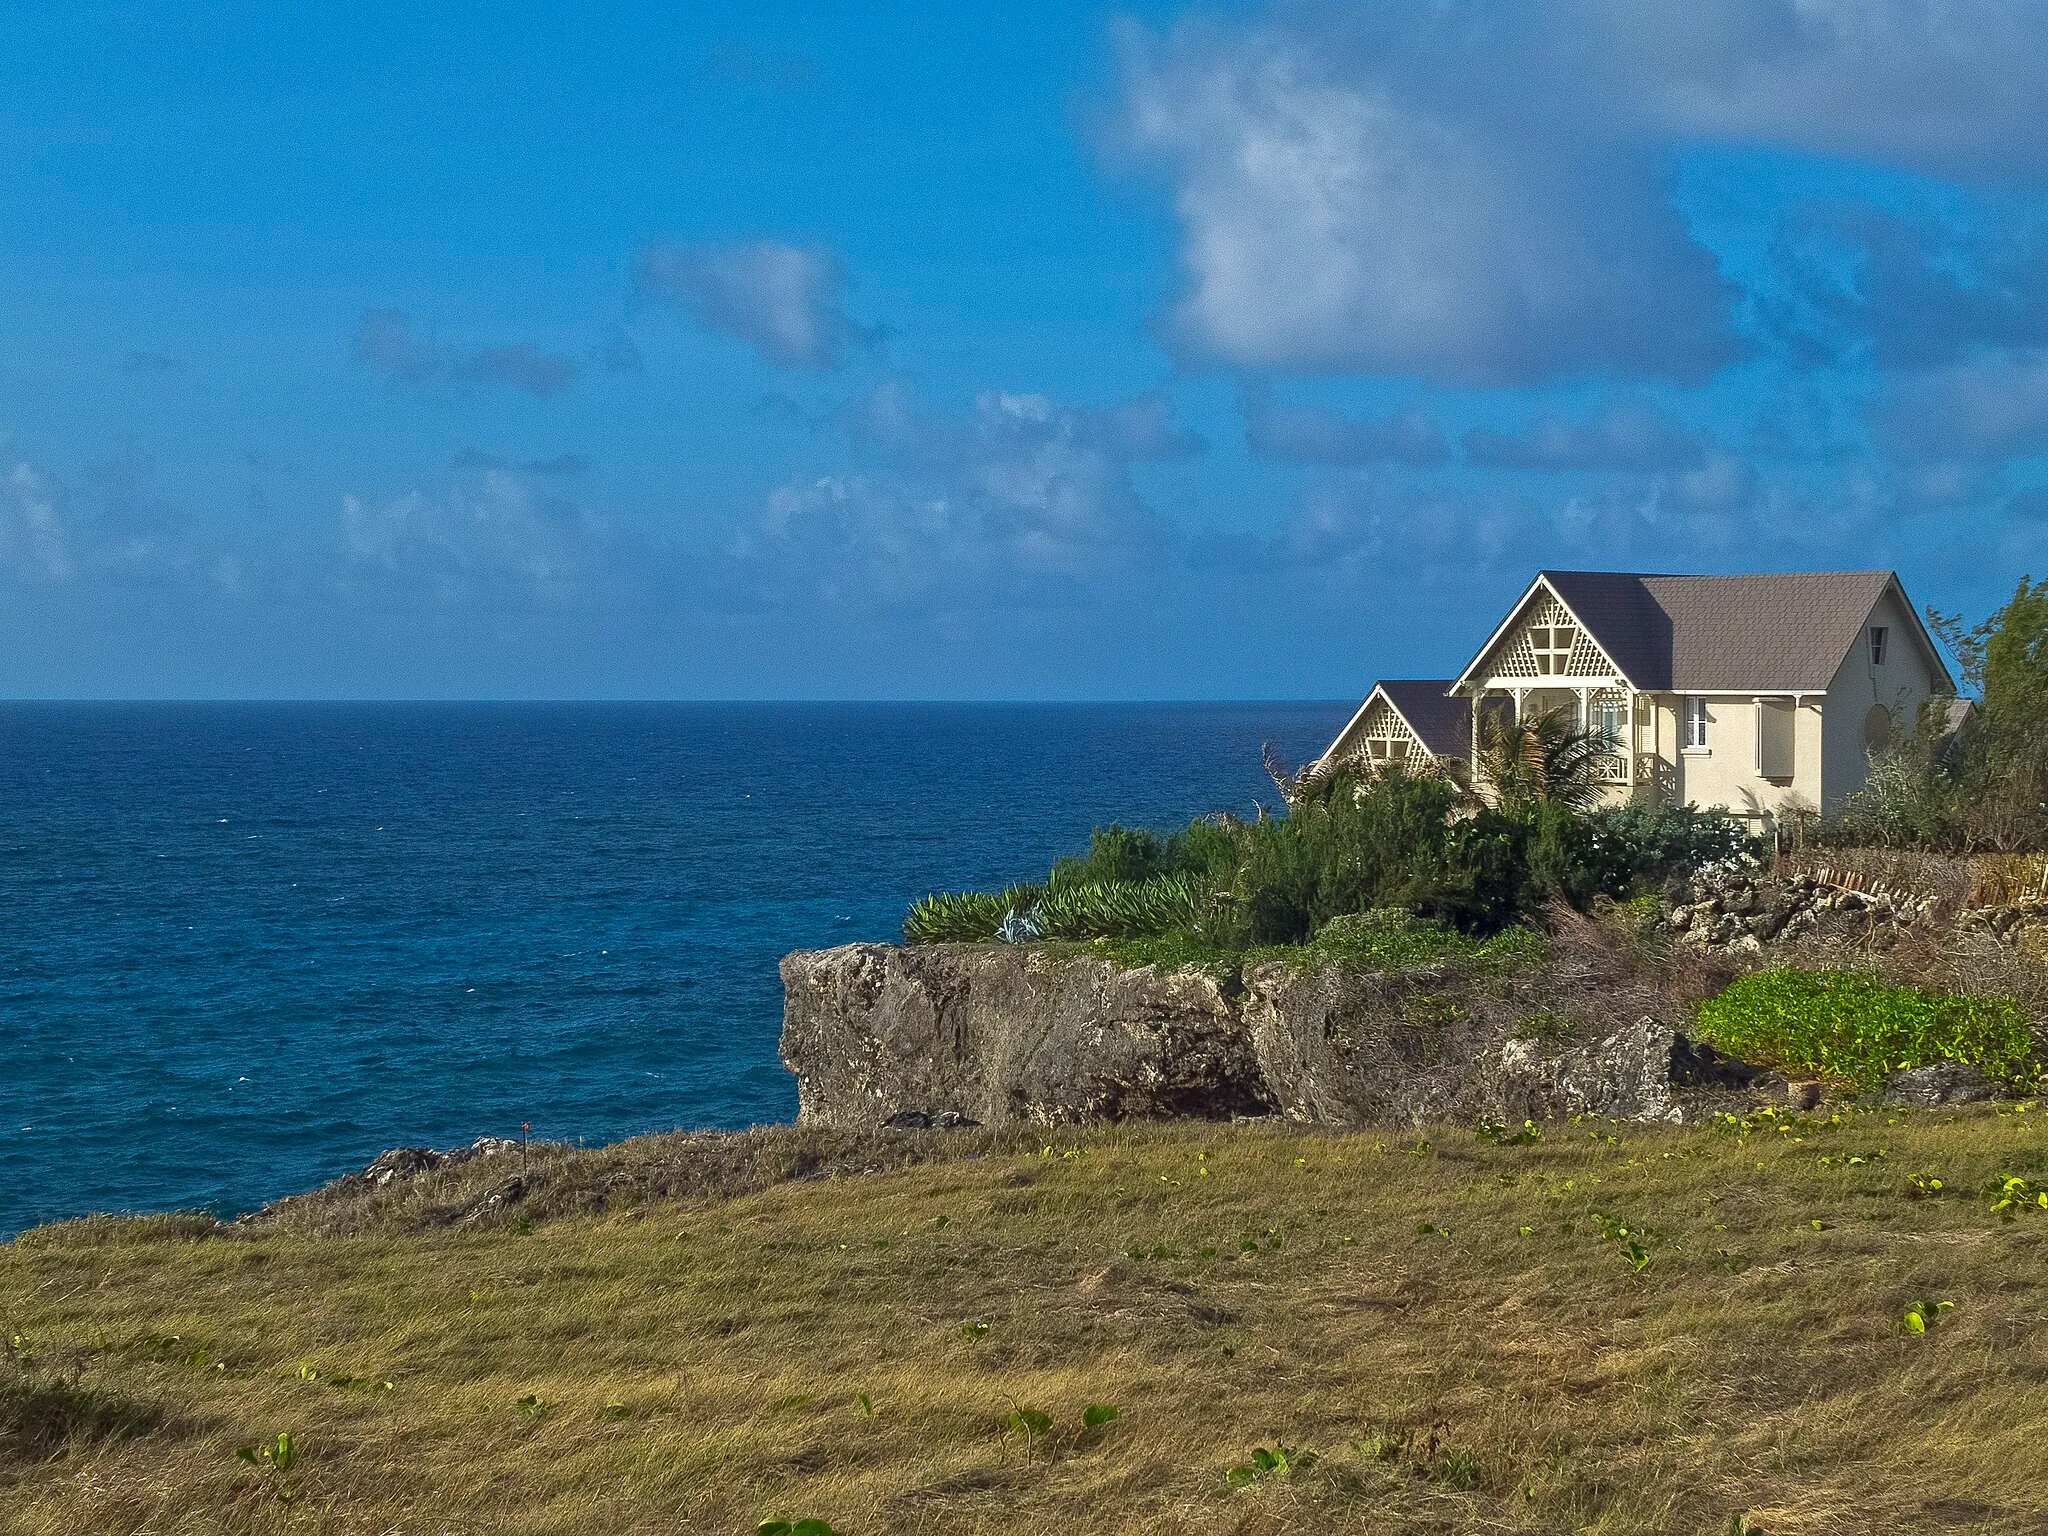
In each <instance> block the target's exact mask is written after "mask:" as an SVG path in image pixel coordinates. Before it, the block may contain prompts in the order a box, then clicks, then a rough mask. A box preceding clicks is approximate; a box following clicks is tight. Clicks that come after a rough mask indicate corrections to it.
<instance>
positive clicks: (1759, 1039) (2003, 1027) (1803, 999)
mask: <svg viewBox="0 0 2048 1536" xmlns="http://www.w3.org/2000/svg"><path fill="white" fill-rule="evenodd" d="M1698 1031H1699V1036H1700V1038H1701V1039H1703V1040H1705V1041H1706V1042H1707V1043H1709V1044H1710V1045H1712V1046H1714V1047H1715V1048H1716V1049H1717V1050H1721V1051H1725V1052H1727V1053H1728V1054H1729V1055H1731V1056H1736V1057H1739V1058H1740V1059H1742V1060H1744V1061H1749V1062H1754V1063H1757V1064H1759V1065H1763V1066H1772V1067H1778V1068H1780V1069H1782V1070H1784V1071H1787V1072H1794V1073H1802V1074H1811V1075H1814V1076H1819V1077H1827V1078H1833V1079H1835V1080H1837V1081H1841V1082H1847V1083H1853V1084H1857V1085H1861V1086H1868V1085H1870V1084H1872V1083H1874V1082H1876V1081H1877V1080H1878V1079H1879V1078H1880V1077H1882V1076H1884V1075H1885V1074H1886V1073H1887V1072H1893V1071H1896V1070H1898V1069H1900V1068H1902V1067H1919V1066H1926V1065H1928V1064H1930V1063H1932V1062H1937V1061H1959V1062H1968V1063H1969V1064H1971V1065H1972V1066H1975V1067H1977V1068H1978V1069H1979V1070H1980V1071H1982V1072H1984V1073H1985V1074H1986V1075H1987V1076H1991V1077H1995V1078H1998V1079H2000V1080H2002V1081H2004V1082H2006V1083H2008V1084H2010V1085H2012V1086H2014V1087H2016V1088H2019V1089H2022V1090H2030V1089H2031V1088H2032V1087H2033V1086H2034V1084H2035V1083H2036V1082H2038V1080H2039V1078H2040V1076H2041V1062H2040V1059H2039V1057H2038V1056H2037V1055H2036V1052H2035V1046H2034V1040H2033V1036H2032V1033H2031V1031H2030V1029H2029V1027H2028V1024H2027V1020H2026V1018H2025V1017H2024V1016H2023V1015H2022V1014H2021V1012H2020V1010H2019V1009H2018V1008H2017V1007H2015V1006H2014V1005H2013V1004H2012V1003H2011V1002H2009V1001H2006V1000H2004V999H2000V998H1986V997H1975V996H1971V995H1969V994H1958V993H1944V992H1932V991H1928V990H1925V989H1923V988H1920V987H1910V986H1894V985H1890V984H1888V983H1886V982H1885V981H1883V980H1882V979H1881V978H1879V977H1877V976H1875V975H1872V974H1870V973H1869V972H1865V971H1843V970H1800V969H1797V968H1794V967H1790V966H1782V967H1778V968H1776V969H1772V970H1767V971H1757V972H1754V973H1752V974H1751V975H1748V976H1744V977H1741V978H1740V979H1738V980H1736V981H1734V982H1732V983H1731V984H1730V985H1729V986H1728V987H1726V988H1725V989H1724V990H1723V991H1721V992H1720V993H1719V994H1718V995H1716V996H1714V997H1712V998H1709V999H1708V1000H1707V1001H1706V1002H1704V1003H1702V1004H1701V1005H1700V1009H1699V1023H1698Z"/></svg>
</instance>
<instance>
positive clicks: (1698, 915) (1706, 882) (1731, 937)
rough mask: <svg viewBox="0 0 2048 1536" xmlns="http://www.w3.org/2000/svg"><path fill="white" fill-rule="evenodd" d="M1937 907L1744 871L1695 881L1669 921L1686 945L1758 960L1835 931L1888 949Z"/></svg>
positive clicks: (1926, 899) (1821, 881) (1798, 877)
mask: <svg viewBox="0 0 2048 1536" xmlns="http://www.w3.org/2000/svg"><path fill="white" fill-rule="evenodd" d="M1933 906H1934V898H1933V897H1931V896H1916V895H1912V894H1909V893H1902V892H1897V891H1890V890H1885V889H1882V888H1877V889H1870V888H1863V889H1858V888H1855V887H1852V886H1848V885H1844V884H1840V883H1838V882H1835V881H1831V880H1829V879H1828V878H1826V877H1825V876H1824V875H1821V874H1814V873H1806V874H1792V875H1777V874H1771V873H1769V872H1767V871H1765V870H1762V869H1759V868H1756V867H1753V866H1737V867H1732V868H1723V869H1716V870H1709V871H1703V872H1701V873H1700V874H1697V875H1695V876H1693V878H1692V880H1691V881H1690V882H1689V883H1688V884H1687V886H1686V888H1685V890H1684V891H1683V892H1682V893H1681V895H1680V896H1679V898H1678V899H1677V900H1676V901H1674V902H1673V903H1672V905H1671V907H1670V909H1669V910H1668V911H1667V912H1666V914H1665V923H1666V924H1667V926H1669V927H1670V929H1671V931H1672V933H1673V935H1674V936H1675V937H1676V938H1677V939H1678V940H1679V942H1681V943H1684V944H1689V945H1691V946H1692V947H1693V948H1695V949H1703V950H1711V951H1722V952H1731V953H1750V954H1753V953H1755V952H1756V951H1758V950H1760V949H1762V948H1763V946H1764V945H1766V944H1770V943H1773V942H1776V941H1778V940H1781V939H1783V940H1790V939H1796V938H1799V937H1802V936H1804V935H1806V934H1816V933H1826V932H1829V931H1834V932H1839V933H1843V934H1851V933H1853V934H1855V935H1857V936H1859V937H1863V938H1867V939H1875V940H1876V941H1877V943H1878V944H1879V945H1880V946H1881V945H1882V944H1883V943H1884V942H1886V940H1888V939H1889V938H1890V937H1891V936H1893V935H1895V934H1896V933H1897V931H1898V930H1899V929H1900V928H1901V927H1903V926H1905V925H1907V924H1909V923H1914V922H1918V921H1919V920H1920V919H1921V918H1923V917H1925V916H1926V915H1927V914H1928V913H1929V912H1930V911H1931V910H1932V908H1933Z"/></svg>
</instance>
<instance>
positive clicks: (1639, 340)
mask: <svg viewBox="0 0 2048 1536" xmlns="http://www.w3.org/2000/svg"><path fill="white" fill-rule="evenodd" d="M1409 14H1410V15H1412V16H1413V17H1414V18H1415V21H1414V23H1413V25H1412V26H1403V27H1393V26H1391V25H1390V26H1387V27H1383V28H1380V29H1379V30H1381V31H1384V32H1387V33H1390V34H1391V35H1390V36H1387V37H1385V38H1359V37H1356V36H1347V35H1345V34H1347V33H1355V32H1356V31H1358V30H1360V29H1358V28H1354V27H1352V26H1351V25H1350V24H1349V23H1342V22H1338V21H1336V20H1328V21H1327V22H1326V20H1325V13H1322V12H1319V11H1317V12H1309V13H1306V14H1304V13H1301V12H1299V11H1297V10H1294V9H1285V10H1282V11H1281V12H1280V13H1278V16H1277V18H1276V19H1274V20H1271V21H1269V22H1267V23H1265V24H1263V25H1261V26H1258V27H1255V28H1253V29H1250V30H1248V31H1242V32H1228V31H1223V30H1219V29H1216V28H1213V27H1209V26H1205V25H1199V24H1194V23H1188V24H1183V25H1182V26H1181V27H1179V28H1177V29H1176V30H1175V31H1174V32H1173V33H1172V34H1171V35H1170V36H1168V37H1167V38H1165V39H1163V40H1162V39H1150V38H1140V37H1137V36H1135V35H1134V36H1133V37H1132V39H1131V40H1130V41H1129V42H1128V43H1127V46H1126V49H1125V60H1124V87H1125V111H1124V115H1123V139H1124V142H1125V144H1126V146H1127V147H1128V148H1129V149H1130V150H1131V151H1133V152H1134V153H1136V154H1137V155H1139V156H1140V157H1143V158H1145V159H1149V160H1154V161H1158V162H1163V163H1164V164H1165V166H1166V167H1167V170H1168V173H1169V175H1170V177H1171V179H1172V183H1173V198H1174V205H1175V209H1176V212H1177V213H1178V215H1179V218H1180V222H1181V226H1182V233H1183V240H1182V250H1181V255H1182V263H1183V267H1184V269H1185V273H1186V279H1187V281H1186V288H1185V291H1184V293H1183V295H1182V297H1181V299H1180V301H1179V302H1178V304H1177V305H1176V306H1175V307H1174V309H1173V311H1172V313H1171V315H1170V317H1169V322H1168V331H1169V335H1170V337H1171V339H1172V340H1174V341H1175V342H1176V343H1178V344H1179V345H1181V346H1182V347H1184V348H1186V349H1187V350H1190V351H1192V352H1194V353H1197V354H1200V355H1204V356H1208V357H1213V358H1217V359H1220V360H1222V361H1225V362H1229V363H1232V364H1236V365H1239V366H1243V367H1250V368H1262V369H1265V368H1272V369H1303V370H1326V371H1339V372H1361V373H1386V374H1413V375H1418V376H1421V377H1424V378H1428V379H1432V380H1436V381H1439V382H1448V383H1478V384H1513V383H1518V382H1524V381H1528V380H1531V379H1536V378H1541V377H1545V376H1547V375H1550V374H1555V373H1561V372H1572V371H1577V370H1588V369H1598V368H1607V367H1618V368H1622V369H1626V370H1629V371H1632V372H1643V373H1657V374H1664V375H1668V376H1671V377H1676V378H1683V379H1694V378H1698V377H1700V376H1702V375H1704V374H1705V373H1707V372H1710V371H1711V370H1712V369H1713V368H1715V367H1716V366H1718V365H1719V364H1721V363H1723V362H1726V361H1728V360H1729V359H1731V358H1732V357H1734V356H1735V355H1736V354H1737V347H1736V343H1735V339H1734V336H1733V334H1732V331H1731V330H1730V327H1729V321H1728V313H1729V307H1730V293H1731V290H1730V289H1729V288H1728V286H1727V285H1726V284H1725V283H1724V282H1723V281H1722V280H1721V279H1720V278H1719V276H1718V275H1717V274H1716V272H1715V270H1714V265H1713V262H1712V260H1711V258H1710V257H1709V256H1708V255H1707V253H1706V252H1705V251H1703V250H1701V249H1700V248H1699V247H1697V246H1696V245H1694V244H1693V243H1692V242H1691V241H1690V240H1689V239H1688V238H1687V237H1686V235H1685V231H1684V230H1683V228H1682V227H1681V225H1680V223H1679V220H1678V216H1677V214H1676V213H1675V212H1674V211H1673V210H1672V209H1671V207H1670V206H1669V202H1668V199H1667V198H1666V196H1665V192H1664V187H1663V185H1662V182H1661V180H1660V178H1659V175H1658V171H1657V168H1656V166H1655V165H1654V164H1653V163H1650V162H1648V161H1646V160H1645V158H1644V156H1643V155H1642V154H1641V152H1640V151H1639V150H1637V149H1635V148H1634V147H1632V146H1629V145H1627V144H1625V143H1618V142H1615V141H1612V140H1610V139H1607V138H1605V137H1603V136H1596V135H1592V134H1589V133H1586V132H1581V131H1570V130H1568V129H1567V128H1566V127H1565V126H1564V125H1560V124H1557V123H1555V122H1535V123H1531V122H1528V121H1524V120H1517V117H1516V115H1515V114H1513V113H1512V112H1510V111H1507V110H1505V109H1504V104H1503V103H1502V102H1501V101H1500V100H1499V97H1498V94H1497V93H1498V92H1499V91H1500V90H1501V89H1502V88H1503V87H1507V86H1509V85H1510V82H1511V80H1512V76H1511V75H1509V74H1507V73H1506V62H1507V61H1506V60H1504V59H1499V58H1493V57H1484V58H1480V59H1475V60H1474V61H1473V62H1474V63H1475V65H1476V66H1477V74H1478V78H1476V79H1473V80H1471V81H1469V82H1467V89H1466V91H1465V92H1463V93H1462V94H1461V93H1455V92H1445V91H1439V90H1437V89H1436V88H1435V84H1434V82H1432V81H1431V80H1429V79H1427V78H1426V77H1425V78H1417V77H1416V76H1414V75H1412V74H1410V73H1406V72H1405V71H1406V70H1407V69H1409V67H1410V66H1412V65H1414V63H1415V57H1414V56H1415V55H1416V54H1417V53H1418V52H1422V53H1430V52H1441V51H1445V50H1454V49H1456V48H1458V47H1459V46H1460V42H1461V39H1460V38H1459V36H1458V35H1457V33H1458V23H1457V21H1456V18H1458V17H1461V16H1462V15H1463V12H1461V11H1452V10H1449V9H1447V8H1443V7H1412V8H1410V9H1409ZM1447 18H1449V19H1447ZM1433 62H1435V63H1437V64H1438V65H1439V66H1440V64H1441V61H1440V60H1438V61H1433ZM1490 72H1491V76H1492V77H1491V78H1489V73H1490ZM1513 89H1514V90H1516V91H1517V92H1519V90H1520V89H1521V87H1520V86H1519V84H1515V85H1514V86H1513Z"/></svg>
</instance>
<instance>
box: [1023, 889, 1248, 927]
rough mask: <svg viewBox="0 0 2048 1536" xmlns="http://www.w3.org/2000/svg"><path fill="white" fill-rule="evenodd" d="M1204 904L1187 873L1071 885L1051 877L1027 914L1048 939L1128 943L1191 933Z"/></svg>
mask: <svg viewBox="0 0 2048 1536" xmlns="http://www.w3.org/2000/svg"><path fill="white" fill-rule="evenodd" d="M1206 904H1207V897H1206V894H1205V893H1204V892H1203V891H1202V889H1201V884H1200V882H1198V881H1197V880H1196V879H1195V878H1194V877H1192V876H1189V875H1157V876H1154V877H1153V878H1151V879H1149V880H1098V881H1093V882H1090V883H1088V884H1082V885H1075V884H1070V883H1068V882H1067V881H1066V880H1065V879H1063V878H1061V877H1060V876H1058V875H1057V874H1056V875H1055V876H1054V878H1053V880H1052V882H1051V883H1050V884H1048V885H1047V886H1046V888H1045V895H1044V896H1043V897H1042V898H1041V899H1040V900H1039V902H1038V904H1037V906H1036V907H1035V908H1033V909H1032V914H1031V915H1032V918H1033V920H1034V921H1035V922H1036V923H1037V924H1038V931H1039V933H1040V934H1041V935H1042V936H1043V937H1045V938H1048V939H1132V938H1141V937H1144V936H1147V935H1152V934H1162V933H1174V932H1183V931H1185V932H1192V931H1196V930H1198V929H1199V927H1200V925H1201V921H1202V917H1203V913H1204V910H1205V907H1206ZM1020 910H1021V909H1020Z"/></svg>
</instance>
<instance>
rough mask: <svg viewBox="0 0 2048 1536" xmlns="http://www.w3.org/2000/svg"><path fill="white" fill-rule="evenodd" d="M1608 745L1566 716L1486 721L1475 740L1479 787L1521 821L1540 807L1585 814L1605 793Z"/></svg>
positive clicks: (1547, 713) (1498, 806)
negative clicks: (1605, 765) (1476, 744)
mask: <svg viewBox="0 0 2048 1536" xmlns="http://www.w3.org/2000/svg"><path fill="white" fill-rule="evenodd" d="M1612 751H1613V744H1612V743H1611V742H1610V741H1609V740H1608V739H1607V738H1606V737H1605V736H1604V735H1602V734H1601V733H1599V732H1598V731H1587V730H1581V729H1580V728H1579V726H1578V725H1577V724H1576V723H1575V722H1574V721H1573V719H1572V717H1571V715H1570V713H1569V712H1567V711H1565V710H1562V709H1551V710H1545V711H1544V712H1543V713H1541V714H1538V715H1532V716H1530V717H1529V718H1528V719H1525V720H1517V719H1514V718H1513V717H1512V716H1510V715H1508V714H1507V713H1506V712H1505V711H1503V712H1502V713H1499V714H1493V715H1489V716H1488V717H1487V718H1486V721H1485V723H1484V726H1483V728H1482V730H1481V734H1480V739H1479V761H1478V764H1477V767H1478V771H1479V781H1480V783H1481V784H1482V785H1483V786H1484V787H1485V789H1486V792H1487V796H1488V798H1490V799H1491V800H1492V802H1493V805H1494V808H1495V809H1496V810H1500V811H1503V812H1505V813H1507V814H1508V815H1510V816H1515V815H1524V814H1526V813H1528V812H1530V811H1533V810H1534V809H1535V808H1536V807H1537V806H1539V805H1543V804H1546V803H1547V804H1552V805H1562V806H1564V807H1566V808H1567V809H1569V810H1574V811H1590V810H1591V809H1592V808H1593V807H1594V806H1596V805H1598V804H1599V803H1600V800H1601V796H1602V795H1603V793H1604V792H1605V786H1606V784H1607V779H1606V778H1605V776H1604V773H1603V767H1604V764H1603V760H1604V759H1605V758H1606V757H1607V756H1608V755H1609V754H1610V753H1611V752H1612Z"/></svg>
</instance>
